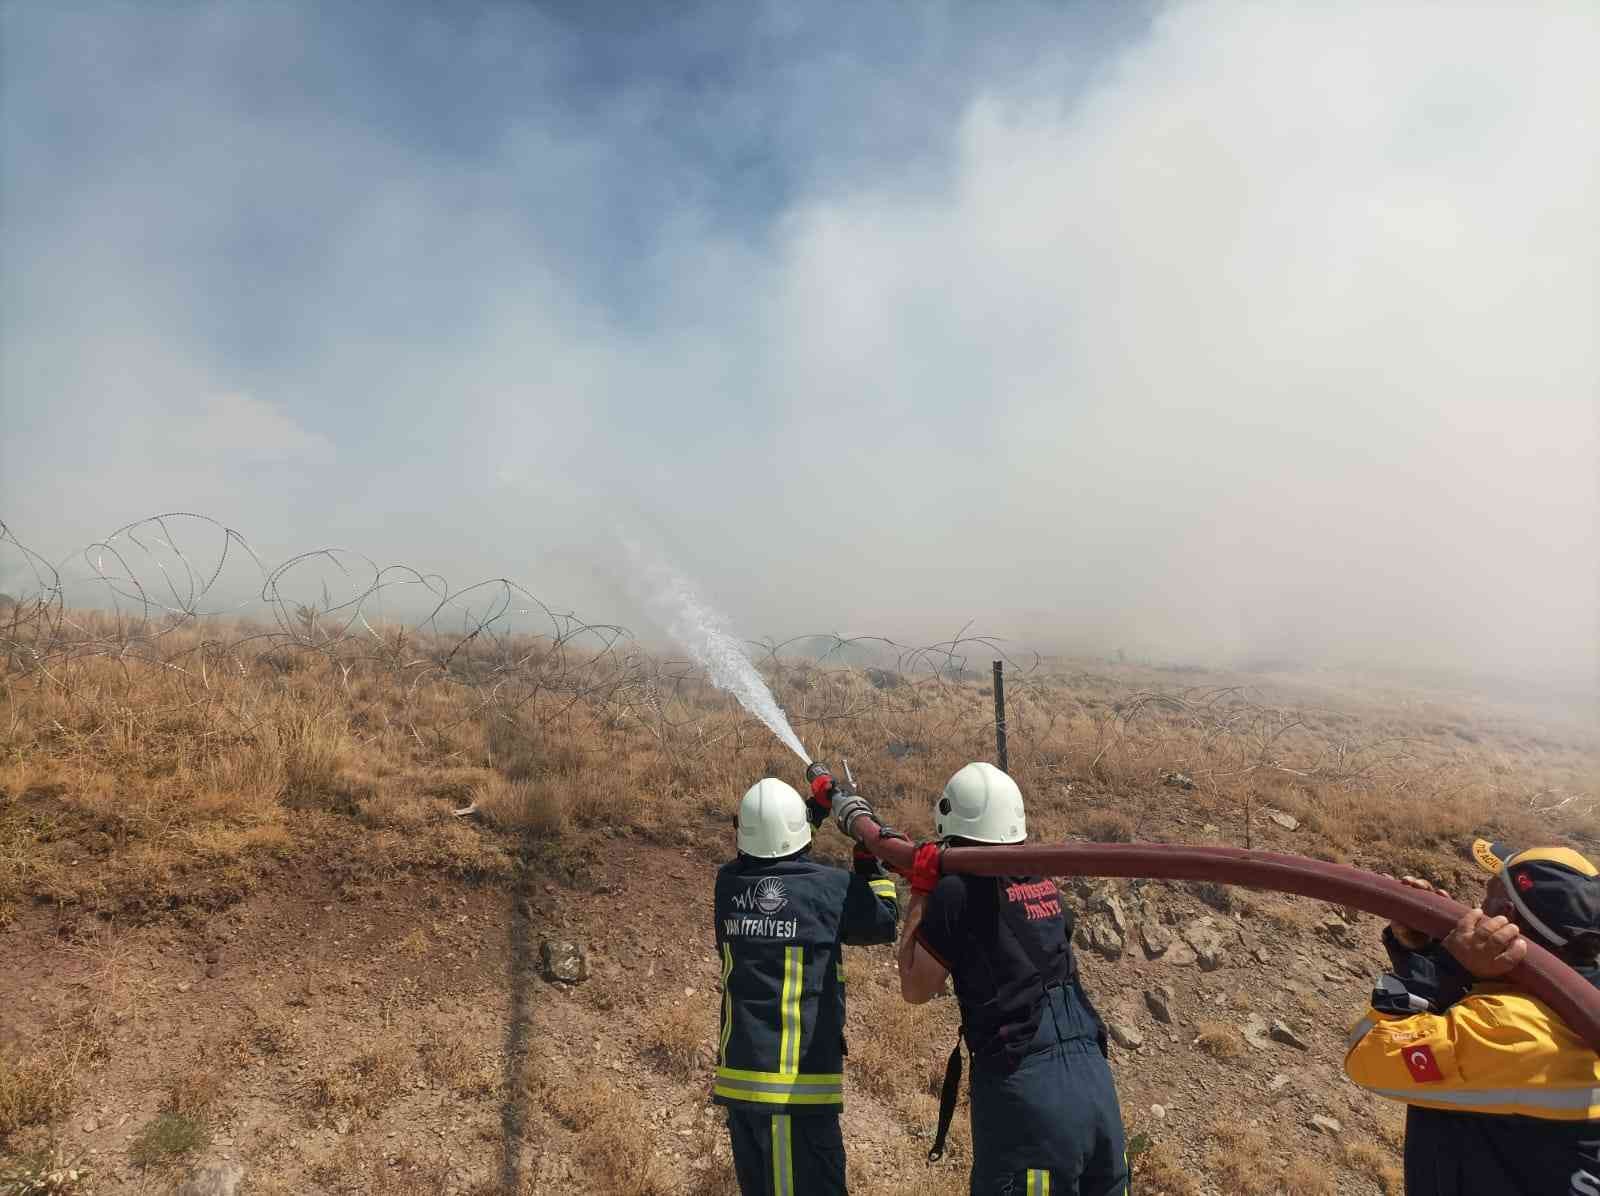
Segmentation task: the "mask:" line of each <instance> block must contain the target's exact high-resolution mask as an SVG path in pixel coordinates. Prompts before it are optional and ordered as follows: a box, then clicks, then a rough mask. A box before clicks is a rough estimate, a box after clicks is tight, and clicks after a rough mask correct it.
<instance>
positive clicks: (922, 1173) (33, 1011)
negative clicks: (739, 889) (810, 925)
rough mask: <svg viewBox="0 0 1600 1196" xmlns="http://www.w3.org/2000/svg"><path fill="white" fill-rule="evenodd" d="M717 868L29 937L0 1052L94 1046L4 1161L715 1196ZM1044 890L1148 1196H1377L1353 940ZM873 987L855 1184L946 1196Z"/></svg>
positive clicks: (96, 1174)
mask: <svg viewBox="0 0 1600 1196" xmlns="http://www.w3.org/2000/svg"><path fill="white" fill-rule="evenodd" d="M1287 821H1289V822H1291V823H1292V822H1293V820H1292V819H1290V820H1287ZM1178 829H1185V828H1178ZM1187 829H1188V830H1189V831H1190V834H1191V836H1194V837H1199V838H1202V839H1203V838H1204V837H1205V835H1206V833H1207V832H1208V831H1214V830H1215V828H1213V827H1209V826H1196V827H1193V828H1187ZM1272 830H1273V834H1274V836H1275V839H1276V841H1275V842H1274V843H1271V844H1269V845H1270V846H1276V847H1280V848H1290V847H1293V846H1294V845H1295V843H1294V838H1295V832H1294V831H1292V830H1289V829H1287V828H1286V827H1284V826H1278V825H1275V826H1274V827H1273V828H1272ZM720 854H721V852H720V850H719V848H718V846H717V844H716V843H715V835H714V834H713V833H712V832H711V828H709V827H707V828H705V833H704V834H701V833H698V832H697V833H693V834H691V833H688V832H685V833H684V835H683V841H682V842H681V843H666V842H661V841H659V840H655V841H646V840H644V839H642V838H638V837H632V836H627V835H622V834H619V835H617V836H616V837H611V838H601V839H600V840H598V841H596V842H594V843H592V844H591V845H589V846H587V847H584V848H581V849H574V850H569V851H566V852H565V853H562V854H558V855H548V856H544V857H538V858H533V859H531V860H530V862H528V863H527V864H526V866H523V867H520V868H519V871H518V879H517V880H515V881H514V882H513V883H511V884H509V885H494V886H484V885H477V886H474V885H466V884H461V883H456V882H450V881H447V880H443V879H431V878H427V877H414V876H406V877H400V878H397V879H396V880H395V882H394V883H392V884H387V885H380V886H377V887H375V888H371V889H363V890H352V889H350V888H349V887H348V886H342V885H341V884H340V883H339V882H338V881H337V880H335V879H334V877H335V876H336V875H337V874H338V869H337V868H334V867H327V866H325V865H326V864H327V863H328V861H322V863H321V864H319V863H318V862H317V861H305V862H304V863H302V864H300V865H299V866H297V867H295V868H294V869H292V870H285V871H284V872H282V873H280V874H279V875H277V876H276V877H275V878H274V880H273V882H272V883H270V884H269V885H266V886H263V887H262V888H261V889H259V890H258V891H256V892H255V893H254V894H253V895H252V896H250V897H248V898H247V899H246V900H244V901H243V902H241V903H239V904H238V905H236V906H234V907H232V908H230V909H227V910H224V911H220V912H217V913H215V914H214V915H210V916H207V917H204V918H201V919H191V920H190V921H189V922H188V923H187V924H167V923H161V922H157V923H154V924H148V925H145V926H142V927H138V928H133V929H128V930H122V931H112V930H110V929H109V928H107V927H106V926H104V925H102V924H100V923H98V922H96V921H94V920H92V919H91V920H83V919H74V918H72V917H70V916H61V917H57V916H55V915H51V914H46V913H42V912H38V911H35V912H32V913H29V914H28V915H26V916H25V917H24V918H22V919H19V920H18V921H17V922H16V923H15V924H13V925H12V926H11V927H10V928H9V929H7V930H5V931H4V932H3V933H4V953H5V957H6V958H7V960H8V961H10V962H11V964H12V966H8V967H7V968H6V969H4V970H3V971H0V1008H4V1009H6V1010H7V1011H8V1012H7V1014H6V1019H5V1020H6V1025H5V1032H6V1033H7V1034H8V1035H10V1036H12V1037H15V1038H27V1039H29V1040H34V1041H37V1040H38V1039H39V1038H40V1037H41V1036H46V1035H49V1034H51V1033H57V1034H60V1035H63V1036H65V1035H67V1034H68V1033H69V1031H68V1030H67V1029H63V1028H64V1027H76V1030H74V1031H71V1032H75V1033H80V1034H87V1035H89V1037H90V1039H91V1040H92V1049H90V1050H89V1051H88V1052H87V1054H86V1055H85V1056H84V1062H83V1065H82V1071H81V1073H80V1076H79V1084H78V1088H77V1094H76V1098H75V1100H74V1101H73V1103H72V1105H71V1109H70V1112H69V1113H68V1115H67V1116H66V1117H65V1118H63V1119H62V1120H60V1121H59V1122H57V1123H56V1124H55V1125H54V1126H52V1127H51V1128H50V1130H49V1132H48V1133H44V1132H40V1133H35V1134H33V1135H32V1136H31V1137H29V1136H26V1135H25V1136H24V1138H23V1139H22V1140H19V1141H17V1142H14V1143H13V1154H14V1156H20V1155H21V1154H23V1153H25V1152H26V1151H27V1150H29V1149H35V1148H39V1147H44V1146H47V1145H53V1146H54V1147H55V1148H56V1149H57V1150H58V1151H59V1152H60V1158H61V1159H62V1160H63V1161H64V1162H65V1163H67V1164H70V1165H73V1166H75V1167H76V1168H77V1169H78V1170H79V1172H80V1178H79V1181H78V1183H77V1184H76V1185H75V1186H71V1185H68V1190H77V1191H84V1192H98V1193H108V1194H111V1193H118V1194H120V1193H158V1192H159V1193H167V1192H172V1191H174V1190H180V1188H181V1190H183V1191H185V1192H189V1193H195V1194H197V1196H198V1194H200V1193H210V1194H215V1193H237V1194H245V1193H280V1192H315V1191H327V1192H396V1193H399V1192H418V1193H420V1192H449V1193H463V1194H466V1193H490V1192H504V1191H510V1192H571V1191H596V1192H598V1191H624V1192H628V1191H631V1192H637V1193H651V1192H660V1193H667V1192H683V1193H690V1192H717V1191H724V1192H725V1191H730V1190H731V1186H730V1174H729V1160H728V1150H727V1144H726V1140H725V1134H724V1132H723V1131H722V1129H721V1126H720V1122H719V1119H718V1116H717V1113H716V1111H715V1110H714V1109H713V1107H712V1106H711V1105H710V1104H709V1103H708V1101H707V1095H708V1084H707V1079H706V1076H707V1065H708V1063H709V1059H710V1052H711V1041H712V1036H713V1034H714V1027H715V1017H716V1007H717V1003H718V999H717V994H716V990H717V968H716V964H715V961H714V958H713V954H712V946H711V938H710V928H709V903H710V895H711V881H712V876H713V872H714V866H715V864H716V862H717V861H718V857H719V856H720ZM1063 884H1064V889H1065V891H1066V893H1067V896H1068V899H1069V903H1070V904H1071V905H1072V906H1073V907H1074V909H1075V910H1076V912H1077V914H1078V931H1077V938H1078V943H1079V948H1078V949H1079V955H1080V958H1081V960H1082V966H1083V969H1084V973H1085V977H1086V983H1087V986H1088V988H1089V990H1090V992H1091V993H1092V994H1093V996H1094V998H1095V999H1096V1001H1097V1002H1098V1003H1099V1004H1100V1006H1101V1007H1102V1009H1103V1011H1104V1013H1105V1015H1106V1017H1107V1020H1108V1022H1109V1024H1110V1026H1111V1031H1112V1034H1113V1036H1114V1039H1115V1046H1114V1048H1113V1064H1114V1067H1115V1071H1116V1075H1117V1080H1118V1084H1119V1088H1120V1091H1121V1095H1122V1101H1123V1107H1124V1113H1125V1118H1126V1121H1127V1124H1128V1128H1129V1132H1130V1134H1131V1135H1134V1136H1135V1137H1134V1144H1135V1147H1136V1149H1137V1150H1138V1152H1139V1165H1140V1172H1141V1177H1142V1188H1143V1190H1144V1191H1148V1192H1160V1191H1166V1192H1171V1193H1174V1194H1178V1193H1205V1194H1215V1196H1234V1194H1236V1193H1246V1194H1248V1193H1263V1194H1265V1193H1274V1192H1294V1193H1301V1192H1303V1193H1330V1192H1341V1193H1344V1192H1348V1193H1356V1194H1365V1193H1375V1192H1380V1191H1390V1192H1394V1191H1398V1188H1397V1186H1396V1182H1395V1178H1394V1174H1395V1173H1394V1162H1395V1151H1394V1147H1395V1144H1396V1142H1397V1140H1398V1124H1399V1121H1398V1113H1397V1111H1396V1110H1394V1109H1392V1108H1390V1107H1388V1106H1386V1105H1385V1104H1384V1103H1382V1102H1379V1101H1376V1100H1374V1099H1373V1098H1370V1097H1368V1096H1366V1095H1365V1094H1363V1093H1362V1092H1360V1091H1359V1090H1358V1089H1356V1088H1354V1087H1353V1086H1352V1085H1350V1084H1349V1083H1347V1082H1346V1081H1345V1080H1344V1079H1343V1078H1342V1076H1341V1074H1340V1070H1339V1062H1340V1057H1341V1051H1342V1044H1343V1041H1344V1036H1345V1033H1346V1031H1347V1029H1348V1027H1349V1025H1350V1024H1351V1023H1352V1022H1353V1021H1354V1020H1355V1019H1356V1018H1357V1017H1358V1016H1359V1015H1360V1012H1361V1009H1362V1007H1363V1003H1364V999H1365V995H1366V993H1367V991H1368V988H1369V985H1370V979H1371V976H1372V974H1373V973H1374V971H1375V969H1376V967H1377V966H1378V961H1379V959H1380V951H1379V948H1378V945H1377V938H1378V932H1379V929H1380V928H1379V926H1378V924H1377V923H1376V921H1375V920H1373V919H1371V918H1367V917H1364V916H1360V915H1352V914H1348V913H1342V912H1340V911H1335V910H1332V909H1329V908H1328V907H1325V906H1320V905H1318V904H1316V903H1314V902H1308V901H1303V900H1300V899H1296V898H1288V897H1279V896H1276V895H1271V894H1251V893H1244V892H1241V891H1237V890H1229V889H1225V888H1221V887H1219V886H1211V885H1187V886H1185V885H1167V884H1157V883H1143V882H1138V881H1132V882H1126V881H1096V880H1083V879H1078V880H1072V881H1065V882H1063ZM892 969H893V965H892V957H891V955H890V953H889V949H888V948H877V949H872V950H867V951H859V952H856V953H855V958H854V959H852V960H851V962H850V964H849V971H848V973H847V977H848V980H849V982H850V992H851V1026H850V1037H851V1043H852V1054H851V1059H850V1063H849V1075H848V1078H847V1084H848V1086H849V1106H848V1108H849V1111H848V1113H847V1127H848V1129H847V1132H848V1138H849V1143H850V1149H851V1173H852V1179H853V1181H854V1183H855V1184H856V1185H857V1186H859V1187H861V1189H862V1190H868V1189H869V1188H870V1190H873V1191H879V1192H929V1191H933V1192H937V1191H949V1192H956V1191H960V1190H962V1178H963V1173H964V1168H965V1165H966V1159H967V1155H966V1150H965V1142H964V1136H963V1135H962V1134H960V1133H959V1132H958V1133H957V1135H956V1136H955V1140H954V1143H953V1146H952V1149H951V1152H950V1156H949V1158H948V1159H947V1161H946V1162H944V1163H942V1164H941V1165H939V1166H937V1167H932V1168H930V1167H928V1166H927V1164H926V1163H925V1162H923V1161H922V1154H923V1152H924V1151H925V1149H926V1139H927V1135H928V1133H929V1132H930V1130H931V1127H932V1122H933V1114H934V1109H935V1101H934V1097H933V1093H934V1091H935V1090H936V1082H937V1078H938V1075H939V1073H940V1071H941V1070H942V1065H943V1059H944V1056H945V1054H946V1052H947V1051H948V1049H949V1044H950V1042H951V1041H952V1039H953V1037H954V1023H955V1017H954V1010H953V1001H951V1000H949V999H944V1000H940V1001H936V1002H934V1003H933V1004H932V1005H931V1006H930V1007H928V1008H927V1009H925V1010H911V1009H910V1008H909V1007H907V1006H904V1005H903V1004H902V1003H900V1002H899V999H898V995H897V992H896V990H895V987H894V977H893V970H892ZM174 1110H179V1111H183V1110H187V1111H188V1112H189V1113H190V1114H192V1115H193V1119H194V1122H195V1124H196V1125H198V1126H200V1127H201V1131H200V1133H199V1136H198V1138H197V1140H196V1141H195V1142H193V1143H192V1144H189V1145H188V1146H186V1147H185V1148H184V1149H182V1150H175V1151H172V1152H171V1153H170V1154H167V1153H163V1152H162V1151H161V1150H160V1149H156V1148H153V1147H152V1142H153V1141H156V1140H158V1139H159V1137H160V1135H159V1133H157V1132H156V1129H157V1128H159V1127H160V1126H162V1125H165V1124H166V1123H165V1122H163V1120H162V1119H163V1118H164V1117H169V1118H170V1116H171V1115H172V1113H173V1112H174ZM961 1117H964V1113H963V1114H962V1115H961ZM959 1120H960V1119H959V1118H958V1121H959ZM153 1127H156V1128H153ZM0 1190H3V1189H0Z"/></svg>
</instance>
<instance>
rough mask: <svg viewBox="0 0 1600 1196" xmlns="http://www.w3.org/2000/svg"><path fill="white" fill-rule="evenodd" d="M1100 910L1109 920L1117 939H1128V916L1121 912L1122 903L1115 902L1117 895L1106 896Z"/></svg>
mask: <svg viewBox="0 0 1600 1196" xmlns="http://www.w3.org/2000/svg"><path fill="white" fill-rule="evenodd" d="M1100 908H1101V909H1103V910H1104V911H1105V913H1106V916H1107V917H1108V918H1110V919H1111V925H1112V927H1113V929H1115V930H1116V932H1117V937H1118V938H1121V939H1126V938H1127V937H1128V915H1127V914H1126V913H1124V912H1123V909H1122V902H1120V901H1118V900H1117V895H1116V894H1115V893H1109V894H1107V895H1106V898H1105V901H1104V902H1103V903H1102V904H1101V906H1100Z"/></svg>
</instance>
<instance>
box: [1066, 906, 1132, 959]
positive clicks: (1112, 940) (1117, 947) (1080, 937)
mask: <svg viewBox="0 0 1600 1196" xmlns="http://www.w3.org/2000/svg"><path fill="white" fill-rule="evenodd" d="M1073 937H1074V938H1076V939H1077V941H1078V945H1079V946H1082V947H1087V948H1088V949H1089V950H1091V951H1095V952H1098V953H1099V954H1101V955H1104V956H1105V957H1106V958H1107V959H1121V958H1122V948H1123V942H1122V936H1121V935H1120V934H1118V933H1117V931H1116V927H1114V926H1112V925H1111V923H1110V922H1109V921H1108V920H1107V919H1106V918H1105V917H1103V916H1102V915H1100V914H1091V915H1090V916H1089V917H1087V918H1084V919H1082V920H1081V921H1080V922H1079V923H1078V930H1077V933H1076V934H1075V935H1074V936H1073Z"/></svg>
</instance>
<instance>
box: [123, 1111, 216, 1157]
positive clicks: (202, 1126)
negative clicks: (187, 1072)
mask: <svg viewBox="0 0 1600 1196" xmlns="http://www.w3.org/2000/svg"><path fill="white" fill-rule="evenodd" d="M209 1141H211V1131H210V1129H209V1128H208V1127H207V1125H206V1123H205V1120H204V1118H202V1117H197V1116H194V1115H191V1114H188V1113H179V1112H176V1111H175V1110H172V1109H165V1110H163V1111H162V1112H160V1113H157V1114H156V1115H155V1118H154V1120H152V1121H151V1122H150V1123H149V1124H148V1125H146V1126H145V1127H144V1128H143V1129H142V1130H140V1131H139V1133H138V1134H137V1135H136V1136H135V1137H134V1139H133V1144H132V1145H131V1146H130V1147H129V1148H128V1157H129V1158H130V1159H132V1160H133V1161H134V1162H135V1163H136V1164H138V1165H139V1166H140V1167H151V1166H155V1165H157V1164H159V1163H168V1162H171V1161H172V1160H174V1159H176V1158H178V1157H180V1156H182V1155H186V1154H189V1153H190V1152H191V1151H195V1150H199V1149H200V1148H201V1147H203V1146H205V1145H206V1143H208V1142H209Z"/></svg>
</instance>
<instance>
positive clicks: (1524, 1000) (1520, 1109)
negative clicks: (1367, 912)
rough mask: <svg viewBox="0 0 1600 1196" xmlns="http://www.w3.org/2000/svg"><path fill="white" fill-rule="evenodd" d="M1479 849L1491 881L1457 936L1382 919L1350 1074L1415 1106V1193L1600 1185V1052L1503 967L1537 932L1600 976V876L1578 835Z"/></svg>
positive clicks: (1513, 1192) (1554, 1190) (1420, 883)
mask: <svg viewBox="0 0 1600 1196" xmlns="http://www.w3.org/2000/svg"><path fill="white" fill-rule="evenodd" d="M1472 855H1473V858H1474V859H1476V860H1477V862H1478V864H1479V866H1480V867H1482V868H1483V869H1484V870H1485V871H1486V872H1488V873H1490V877H1489V882H1488V888H1487V890H1486V892H1485V893H1484V897H1483V903H1482V905H1481V906H1480V907H1479V908H1476V909H1471V910H1468V911H1467V912H1466V914H1464V915H1463V916H1462V918H1461V919H1460V921H1459V922H1457V923H1456V926H1455V928H1454V929H1453V930H1452V931H1451V932H1450V933H1449V935H1447V936H1446V937H1445V938H1444V939H1443V940H1434V939H1430V938H1428V936H1427V935H1425V934H1422V933H1420V932H1418V931H1416V930H1413V929H1411V928H1410V927H1407V926H1402V925H1399V924H1397V923H1393V922H1391V923H1390V924H1389V926H1388V928H1387V929H1386V930H1385V931H1384V934H1383V944H1384V947H1385V948H1386V949H1387V950H1388V953H1389V960H1390V964H1391V967H1392V970H1391V971H1389V972H1387V973H1385V974H1384V975H1383V976H1382V977H1380V978H1379V980H1378V984H1377V987H1376V988H1374V990H1373V993H1372V1007H1371V1009H1370V1010H1369V1011H1368V1013H1367V1016H1366V1017H1365V1018H1363V1019H1362V1020H1361V1022H1360V1023H1358V1024H1357V1026H1356V1027H1355V1029H1354V1031H1353V1032H1352V1033H1351V1035H1350V1045H1349V1049H1348V1051H1347V1053H1346V1056H1345V1062H1344V1069H1345V1074H1346V1075H1348V1076H1349V1077H1350V1078H1351V1079H1352V1080H1354V1081H1355V1082H1356V1083H1357V1084H1359V1085H1361V1086H1362V1087H1363V1088H1366V1089H1367V1090H1368V1091H1371V1092H1375V1093H1377V1094H1378V1095H1380V1096H1386V1097H1390V1098H1392V1099H1394V1100H1399V1101H1404V1102H1405V1104H1406V1145H1405V1183H1406V1193H1407V1196H1518V1194H1519V1193H1525V1194H1526V1196H1600V1056H1597V1055H1596V1054H1595V1052H1594V1050H1593V1049H1592V1048H1590V1047H1589V1045H1588V1044H1587V1043H1585V1042H1584V1040H1583V1039H1581V1038H1580V1037H1579V1036H1578V1035H1577V1034H1576V1033H1575V1032H1574V1031H1573V1030H1572V1029H1571V1028H1570V1027H1569V1026H1568V1025H1567V1024H1566V1023H1565V1022H1564V1021H1562V1020H1561V1018H1560V1017H1558V1016H1557V1015H1556V1014H1555V1013H1554V1012H1553V1011H1552V1010H1551V1009H1550V1008H1549V1006H1547V1005H1546V1004H1545V1003H1544V1002H1543V1001H1540V1000H1539V999H1537V998H1535V997H1532V996H1529V995H1527V994H1526V993H1524V992H1521V991H1519V990H1518V989H1516V988H1513V987H1511V986H1510V985H1508V984H1505V983H1503V982H1502V981H1501V979H1500V978H1501V977H1504V976H1505V975H1506V974H1507V973H1509V972H1511V971H1512V970H1513V969H1514V968H1515V967H1516V966H1517V965H1518V964H1519V963H1521V962H1522V960H1523V958H1524V957H1525V956H1526V955H1527V952H1528V943H1529V942H1534V943H1538V944H1539V945H1540V946H1542V947H1544V948H1545V949H1546V950H1548V951H1551V952H1553V953H1555V955H1556V956H1557V957H1558V958H1559V959H1561V960H1562V961H1563V962H1564V963H1566V964H1567V965H1568V966H1569V967H1571V968H1573V969H1574V970H1575V971H1576V972H1577V973H1578V974H1579V975H1581V976H1582V977H1583V978H1584V979H1585V980H1587V981H1588V982H1589V983H1590V984H1592V985H1594V986H1595V987H1596V988H1600V962H1597V960H1600V872H1597V870H1596V868H1595V866H1594V864H1592V863H1591V862H1590V861H1589V860H1587V859H1585V858H1584V857H1583V856H1582V855H1579V854H1578V853H1577V852H1576V851H1572V850H1570V849H1568V848H1564V847H1536V848H1532V849H1529V850H1526V851H1521V852H1512V851H1510V850H1509V849H1507V848H1505V847H1503V846H1502V845H1501V844H1498V843H1489V842H1487V841H1485V840H1482V839H1479V840H1477V841H1476V842H1475V843H1473V845H1472ZM1404 883H1405V884H1407V885H1410V886H1412V887H1413V888H1419V889H1426V890H1431V891H1433V892H1442V891H1441V890H1439V889H1436V888H1435V887H1434V886H1433V885H1431V884H1429V883H1428V882H1427V881H1424V880H1418V879H1417V878H1415V877H1410V876H1408V877H1405V878H1404Z"/></svg>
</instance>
